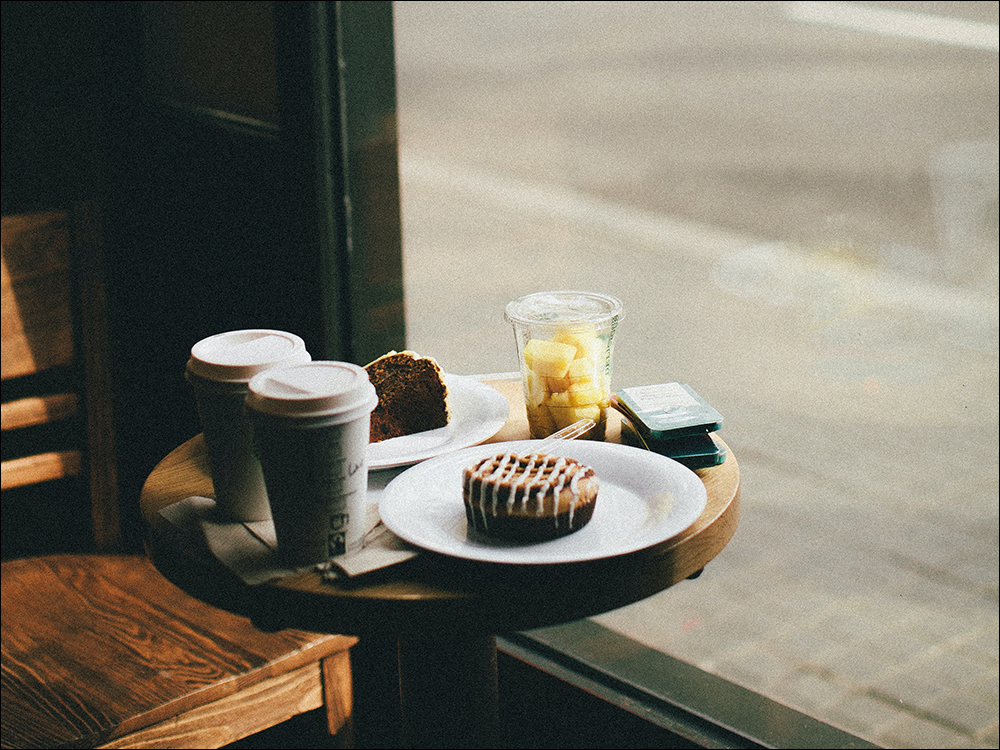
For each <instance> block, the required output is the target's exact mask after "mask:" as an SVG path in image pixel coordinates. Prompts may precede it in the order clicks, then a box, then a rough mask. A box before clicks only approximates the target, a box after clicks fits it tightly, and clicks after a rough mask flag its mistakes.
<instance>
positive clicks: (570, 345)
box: [504, 291, 624, 440]
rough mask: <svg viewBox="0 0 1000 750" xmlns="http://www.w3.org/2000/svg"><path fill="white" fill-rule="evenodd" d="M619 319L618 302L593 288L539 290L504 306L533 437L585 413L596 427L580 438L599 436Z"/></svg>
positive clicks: (605, 413) (604, 422) (608, 394)
mask: <svg viewBox="0 0 1000 750" xmlns="http://www.w3.org/2000/svg"><path fill="white" fill-rule="evenodd" d="M623 317H624V312H623V310H622V303H621V302H620V301H619V300H617V299H615V298H614V297H610V296H608V295H606V294H597V293H593V292H573V291H558V292H538V293H535V294H529V295H527V296H525V297H521V298H519V299H516V300H514V301H513V302H511V303H509V304H508V305H507V309H506V311H505V313H504V318H505V319H506V320H507V322H508V323H510V324H511V325H512V326H513V327H514V339H515V341H516V342H517V357H518V361H519V362H520V369H521V380H522V384H523V386H524V401H525V406H526V408H527V413H528V427H529V430H530V432H531V437H532V438H544V437H547V436H549V435H551V434H552V433H553V432H555V431H556V430H559V429H562V428H563V427H566V426H568V425H571V424H573V423H574V422H576V421H577V420H580V419H585V418H588V417H589V418H591V419H593V420H594V422H595V426H594V428H593V429H591V430H590V431H589V432H588V433H586V434H585V435H583V436H582V437H583V438H585V439H590V440H604V438H605V434H606V429H607V419H608V408H609V406H610V401H611V364H612V359H613V355H614V335H615V330H616V329H617V327H618V323H619V322H620V321H621V320H622V318H623Z"/></svg>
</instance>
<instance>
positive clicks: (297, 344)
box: [187, 328, 312, 383]
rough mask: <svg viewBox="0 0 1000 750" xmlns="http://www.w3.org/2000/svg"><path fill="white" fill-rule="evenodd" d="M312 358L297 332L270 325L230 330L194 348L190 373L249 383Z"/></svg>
mask: <svg viewBox="0 0 1000 750" xmlns="http://www.w3.org/2000/svg"><path fill="white" fill-rule="evenodd" d="M310 359H312V357H311V356H310V355H309V352H307V351H306V344H305V342H304V341H303V340H302V339H301V338H300V337H298V336H296V335H295V334H294V333H286V332H285V331H272V330H270V329H266V328H258V329H249V330H245V331H227V332H226V333H217V334H215V335H214V336H209V337H208V338H205V339H202V340H201V341H199V342H198V343H197V344H195V345H194V346H193V347H191V359H189V360H188V364H187V369H188V372H190V373H192V374H194V375H197V376H198V377H201V378H205V379H206V380H213V381H216V382H222V383H247V382H249V381H250V379H251V378H252V377H254V376H255V375H257V374H258V373H260V372H263V371H264V370H268V369H270V368H272V367H277V366H279V365H282V366H286V365H298V364H302V363H304V362H308V361H309V360H310Z"/></svg>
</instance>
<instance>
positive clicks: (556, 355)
mask: <svg viewBox="0 0 1000 750" xmlns="http://www.w3.org/2000/svg"><path fill="white" fill-rule="evenodd" d="M575 358H576V347H574V346H571V345H569V344H563V343H560V342H558V341H546V340H544V339H531V340H530V341H529V342H528V343H527V344H526V345H525V347H524V362H525V364H526V365H527V366H528V369H530V370H531V371H533V372H534V373H535V374H536V375H539V376H541V377H545V378H562V377H565V376H566V371H567V370H568V369H569V365H570V363H571V362H572V361H573V360H574V359H575Z"/></svg>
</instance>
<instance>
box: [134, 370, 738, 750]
mask: <svg viewBox="0 0 1000 750" xmlns="http://www.w3.org/2000/svg"><path fill="white" fill-rule="evenodd" d="M484 380H485V382H487V383H488V384H489V385H491V386H493V387H495V388H496V389H497V390H498V391H500V392H501V393H502V394H503V395H504V396H505V397H506V398H507V400H508V402H509V403H510V405H511V409H510V416H509V418H508V420H507V423H506V424H505V425H504V427H503V429H502V430H501V431H500V432H499V433H498V434H497V435H495V436H494V437H493V438H492V439H491V442H501V441H507V440H522V439H527V438H528V428H527V418H526V414H525V408H524V402H523V395H522V392H521V384H520V380H519V379H514V378H510V377H503V378H499V379H492V380H491V379H486V378H484ZM620 436H621V421H620V418H618V417H617V416H616V415H615V413H614V412H612V415H611V416H610V417H609V420H608V435H607V439H608V441H610V442H620ZM696 473H697V475H698V476H699V477H700V478H701V480H702V481H703V482H704V484H705V488H706V490H707V494H708V502H707V505H706V508H705V510H704V512H703V513H702V514H701V516H700V517H699V518H698V520H697V521H695V523H694V524H693V525H692V526H690V527H689V528H688V529H686V530H685V531H684V532H682V533H681V534H679V535H677V536H675V537H674V538H672V539H669V540H667V541H665V542H662V543H660V544H657V545H654V546H652V547H649V548H646V549H642V550H639V551H636V552H632V553H629V554H625V555H620V556H616V557H612V558H604V559H600V560H593V561H586V562H575V563H566V564H555V565H544V566H543V565H507V564H497V563H482V562H472V561H466V560H458V559H454V558H451V557H445V556H443V555H439V554H436V553H433V552H421V553H420V554H419V555H417V556H416V557H415V558H414V559H412V560H409V561H407V562H405V563H401V564H399V565H396V566H392V567H389V568H385V569H383V570H380V571H376V572H374V573H371V574H368V575H367V576H364V577H362V578H361V579H358V580H347V581H332V582H331V581H329V580H325V579H324V578H323V577H322V575H321V574H320V573H319V572H308V573H302V574H298V575H293V576H290V577H287V578H283V579H281V580H278V581H275V582H272V583H267V584H262V585H259V586H247V585H245V584H244V583H243V582H242V580H240V579H238V578H237V577H236V576H234V575H233V574H231V573H230V572H229V571H228V570H227V569H226V568H224V566H222V565H221V563H219V562H218V561H217V560H215V559H214V558H212V557H211V555H210V554H207V553H206V552H205V550H203V549H200V548H198V547H197V546H196V545H192V546H188V545H185V544H183V543H178V540H177V539H176V537H174V536H171V537H169V538H168V537H165V536H162V535H159V534H157V533H156V531H155V529H156V528H157V527H158V526H162V524H159V525H158V524H157V523H155V521H156V518H157V515H158V514H159V512H160V510H161V509H163V508H165V507H166V506H168V505H171V504H173V503H175V502H178V501H180V500H182V499H184V498H186V497H189V496H192V495H200V496H204V497H212V496H213V491H212V481H211V476H210V473H209V467H208V456H207V453H206V451H205V446H204V442H203V440H202V438H201V436H197V437H195V438H192V439H191V440H189V441H187V442H186V443H184V444H182V445H181V446H179V447H178V448H176V449H175V450H174V451H172V452H171V453H170V454H169V455H167V456H166V457H165V458H164V459H163V460H162V461H161V462H160V463H159V464H158V465H157V466H156V468H155V469H154V470H153V472H152V473H151V474H150V476H149V477H148V479H147V480H146V483H145V485H144V487H143V491H142V495H141V500H140V503H141V508H142V513H143V516H144V518H145V519H146V520H147V525H148V527H149V529H150V530H151V533H150V536H149V545H148V549H149V551H150V554H151V557H152V559H153V562H154V563H155V564H156V565H157V567H158V568H159V569H160V570H161V571H162V572H163V573H164V574H165V575H166V576H167V577H168V578H170V579H171V580H173V581H174V582H175V583H177V584H178V585H180V586H181V587H182V588H184V589H185V590H187V591H189V592H190V593H192V594H194V595H195V596H198V597H199V598H202V599H204V600H206V601H209V602H210V603H212V604H215V605H217V606H220V607H223V608H226V609H229V610H232V611H237V612H239V613H241V614H245V615H247V616H249V617H251V618H252V619H253V620H254V622H255V623H257V624H258V625H259V626H260V627H262V628H265V629H279V628H285V627H294V628H301V629H305V630H313V631H319V632H331V633H344V634H351V635H359V636H364V635H366V634H391V635H393V636H395V638H396V639H397V642H398V645H399V665H400V697H401V701H402V715H403V724H404V726H403V729H404V737H405V739H406V741H407V742H408V744H410V746H413V747H430V746H440V745H442V744H446V745H449V746H454V747H479V746H494V745H495V744H496V742H497V738H498V736H499V734H498V726H499V725H498V718H497V714H496V706H497V693H496V641H495V635H496V634H498V633H508V632H514V631H518V630H526V629H531V628H538V627H544V626H549V625H555V624H559V623H564V622H570V621H573V620H577V619H580V618H583V617H588V616H591V615H597V614H601V613H603V612H607V611H610V610H612V609H617V608H618V607H622V606H625V605H627V604H632V603H634V602H637V601H639V600H641V599H644V598H646V597H648V596H651V595H652V594H655V593H658V592H660V591H662V590H664V589H666V588H668V587H670V586H672V585H674V584H675V583H678V582H679V581H682V580H685V579H686V578H689V577H691V576H693V575H695V574H697V573H698V572H699V571H700V570H701V569H702V568H703V567H705V565H706V564H708V563H709V562H710V561H711V560H712V558H714V557H715V556H716V555H717V554H718V553H719V552H720V551H721V550H722V548H723V547H725V545H726V544H727V543H728V542H729V540H730V538H732V536H733V533H734V532H735V531H736V527H737V524H738V523H739V515H740V503H739V495H740V471H739V465H738V464H737V461H736V458H735V456H733V454H732V451H730V452H729V453H728V456H727V458H726V461H725V462H724V463H723V464H721V465H719V466H715V467H712V468H709V469H701V470H699V471H697V472H696ZM445 738H446V739H447V742H444V741H443V740H444V739H445Z"/></svg>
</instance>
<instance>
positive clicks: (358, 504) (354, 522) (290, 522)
mask: <svg viewBox="0 0 1000 750" xmlns="http://www.w3.org/2000/svg"><path fill="white" fill-rule="evenodd" d="M249 388H250V393H249V395H248V396H247V399H246V411H247V414H248V416H249V418H250V421H251V423H252V424H253V434H254V443H255V446H256V450H257V455H258V457H259V459H260V464H261V467H262V469H263V474H264V483H265V485H266V487H267V494H268V498H269V500H270V505H271V517H272V518H273V520H274V530H275V535H276V537H277V540H278V553H279V555H281V556H282V557H283V558H284V560H285V561H286V562H287V563H289V564H291V565H296V566H298V565H310V564H314V563H319V562H323V561H324V560H327V559H329V558H331V557H336V556H339V555H343V554H346V553H348V552H352V551H354V550H356V549H358V548H359V547H360V546H361V542H362V540H363V538H364V534H365V531H366V530H367V526H366V520H367V513H366V511H367V501H368V457H367V454H368V439H369V429H370V423H371V412H372V410H373V409H374V408H375V405H376V404H377V403H378V396H377V394H376V393H375V387H374V386H373V385H372V384H371V381H370V380H369V379H368V373H367V372H366V371H365V369H364V368H363V367H359V366H357V365H354V364H350V363H348V362H332V361H317V362H310V363H307V364H302V365H297V366H294V367H284V368H281V369H276V370H272V371H267V372H263V373H261V374H260V375H257V376H255V377H254V378H253V379H252V380H251V381H250V385H249Z"/></svg>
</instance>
